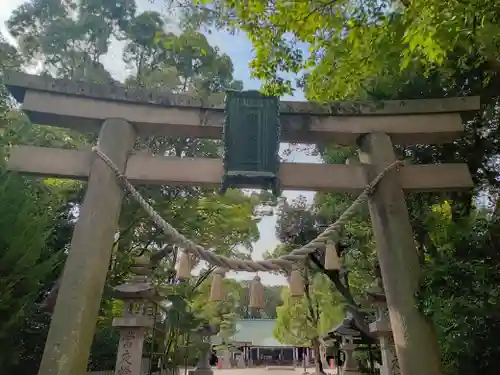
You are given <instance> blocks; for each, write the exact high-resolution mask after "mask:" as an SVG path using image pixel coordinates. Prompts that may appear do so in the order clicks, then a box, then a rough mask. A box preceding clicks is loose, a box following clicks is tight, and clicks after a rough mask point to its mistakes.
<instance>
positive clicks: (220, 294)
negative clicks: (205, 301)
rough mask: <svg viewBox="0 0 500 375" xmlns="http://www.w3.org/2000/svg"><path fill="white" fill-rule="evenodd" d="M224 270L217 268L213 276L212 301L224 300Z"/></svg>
mask: <svg viewBox="0 0 500 375" xmlns="http://www.w3.org/2000/svg"><path fill="white" fill-rule="evenodd" d="M224 274H225V272H224V270H223V269H221V268H217V269H215V270H214V272H213V275H212V288H211V289H210V300H211V301H222V300H223V299H224V286H223V285H222V282H223V279H224Z"/></svg>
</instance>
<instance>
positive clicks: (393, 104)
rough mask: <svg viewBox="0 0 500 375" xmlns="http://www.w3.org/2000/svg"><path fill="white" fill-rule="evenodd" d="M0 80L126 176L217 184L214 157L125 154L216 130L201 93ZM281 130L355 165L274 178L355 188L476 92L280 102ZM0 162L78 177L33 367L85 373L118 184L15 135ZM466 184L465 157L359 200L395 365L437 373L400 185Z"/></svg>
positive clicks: (314, 186) (87, 157)
mask: <svg viewBox="0 0 500 375" xmlns="http://www.w3.org/2000/svg"><path fill="white" fill-rule="evenodd" d="M5 81H6V85H7V87H8V89H9V90H10V92H11V93H12V95H13V96H14V97H15V98H16V99H17V100H18V101H19V102H21V103H23V105H22V109H23V111H24V112H25V113H26V114H27V115H28V116H29V118H30V119H31V121H32V122H33V123H36V124H40V125H51V126H60V127H66V128H71V129H75V130H79V131H82V132H85V133H89V132H99V141H98V142H99V148H100V150H102V151H103V152H104V153H106V154H107V156H108V157H109V158H110V159H111V160H112V161H113V162H114V163H115V165H116V166H117V167H118V168H120V169H121V171H122V172H123V173H124V174H125V175H126V177H127V178H128V179H129V180H130V181H131V182H136V183H143V184H164V185H192V184H196V185H201V186H212V187H213V186H219V185H220V181H221V177H222V173H223V168H222V162H221V161H220V160H218V159H206V158H175V157H158V156H152V155H148V154H144V153H135V154H133V153H131V151H132V148H133V144H134V141H135V140H136V137H137V135H157V136H180V137H198V138H220V137H221V129H222V121H223V117H224V109H223V108H222V107H220V106H219V105H218V104H215V103H210V102H208V103H204V102H203V101H201V100H200V99H196V98H192V97H188V96H182V95H171V94H165V93H159V92H157V91H147V90H129V89H125V88H123V87H119V86H101V85H95V84H87V83H81V82H74V81H68V80H55V79H51V78H44V77H39V76H34V75H27V74H22V73H8V74H6V75H5ZM280 106H281V107H280V109H281V117H280V119H281V124H282V138H281V140H282V141H285V142H287V141H288V142H299V143H319V142H334V143H337V144H341V145H351V146H352V145H356V144H357V145H358V147H359V150H360V161H361V164H358V165H329V164H295V163H283V164H282V165H281V167H280V180H281V184H282V187H283V189H294V190H315V191H330V192H359V191H361V190H362V189H363V188H364V187H365V186H366V185H367V183H368V181H369V180H370V179H371V178H372V177H373V176H374V175H375V174H377V173H379V172H380V171H382V170H383V169H384V168H385V167H386V166H387V165H389V164H391V163H393V162H394V161H395V160H396V158H395V154H394V150H393V144H438V143H445V142H452V141H454V140H455V139H457V138H458V137H459V136H460V135H461V134H462V133H463V125H462V120H461V116H460V113H461V112H466V111H476V110H478V109H479V98H477V97H467V98H449V99H426V100H408V101H387V102H380V103H367V102H364V103H352V102H351V103H348V102H337V103H333V104H329V105H324V106H321V105H318V104H314V103H307V102H281V105H280ZM8 168H9V169H10V170H13V171H18V172H21V173H25V174H32V175H36V176H45V177H59V178H70V179H80V180H88V185H87V192H86V195H85V198H84V201H83V205H82V209H81V211H80V216H79V220H78V222H77V224H76V226H75V230H74V233H73V238H72V241H71V249H70V252H69V254H68V259H67V261H66V265H65V268H64V273H63V277H62V282H61V287H60V291H59V295H58V298H57V303H56V306H55V310H54V314H53V316H52V322H51V326H50V331H49V335H48V338H47V342H46V345H45V351H44V354H43V359H42V363H41V366H40V369H39V375H83V374H85V373H86V368H87V360H88V356H89V350H90V346H91V343H92V339H93V335H94V330H95V322H96V317H97V313H98V309H99V304H100V301H101V296H102V291H103V288H104V283H105V279H106V273H107V270H108V265H109V260H110V255H111V249H112V244H113V238H114V235H115V232H116V229H117V222H118V217H119V213H120V207H121V203H122V197H123V193H122V191H121V189H120V187H119V185H118V184H117V181H116V180H115V175H114V174H113V172H112V171H111V170H110V169H109V168H108V166H107V165H106V164H105V163H104V162H103V161H102V160H101V159H99V158H98V157H96V156H95V155H94V154H93V153H92V151H90V150H88V151H87V150H68V149H57V148H44V147H29V146H16V147H14V148H13V149H12V150H11V154H10V159H9V161H8ZM472 186H473V183H472V179H471V176H470V173H469V171H468V168H467V165H466V164H453V163H450V164H439V165H434V164H433V165H408V166H405V167H404V168H402V169H401V170H400V171H399V172H396V171H392V172H390V173H388V175H387V177H385V178H384V180H383V181H382V182H381V183H380V184H379V186H378V188H377V191H376V192H375V194H374V195H373V196H372V197H371V199H370V202H369V206H370V214H371V218H372V223H373V228H374V233H375V238H376V241H377V248H378V250H377V251H378V258H379V262H380V268H381V273H382V277H383V284H384V289H385V292H386V295H387V302H388V307H389V311H390V320H391V325H392V330H393V335H394V341H395V344H396V352H397V356H398V359H399V363H400V367H401V373H402V374H403V375H417V374H418V375H420V374H425V375H439V374H440V372H441V371H440V368H439V353H438V352H439V351H438V349H437V343H436V340H435V338H434V337H433V335H432V334H431V332H430V327H429V326H428V325H427V323H426V322H425V319H424V318H423V316H422V315H421V314H420V313H419V311H418V310H417V307H416V304H415V303H414V292H415V291H416V290H417V288H418V269H419V264H418V258H417V253H416V249H415V244H414V242H413V236H412V229H411V225H410V221H409V216H408V211H407V207H406V203H405V197H404V192H419V191H440V190H441V191H442V190H463V189H470V188H471V187H472Z"/></svg>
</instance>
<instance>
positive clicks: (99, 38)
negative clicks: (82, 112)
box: [2, 0, 260, 372]
mask: <svg viewBox="0 0 500 375" xmlns="http://www.w3.org/2000/svg"><path fill="white" fill-rule="evenodd" d="M164 27H165V24H164V21H162V17H161V16H160V15H159V14H158V13H155V12H145V13H142V14H136V4H135V2H134V1H131V0H130V1H121V2H118V3H117V2H112V3H110V2H109V1H108V2H107V1H106V0H105V1H103V2H95V1H92V2H89V1H83V2H81V1H69V2H63V3H61V2H59V1H53V0H42V1H28V2H26V3H25V4H23V5H22V6H21V7H19V8H18V9H17V10H15V11H14V13H13V15H12V17H11V18H10V20H9V22H8V28H9V31H10V32H11V34H12V35H13V36H14V37H15V38H16V39H17V41H18V42H19V44H20V46H21V48H20V49H19V50H18V51H16V49H15V48H14V47H12V48H11V47H10V46H9V48H8V49H5V51H7V52H8V53H9V54H13V53H14V52H16V53H15V54H14V55H15V56H16V58H19V59H20V60H23V59H24V61H26V64H27V66H30V67H32V66H34V65H38V66H41V67H42V68H43V74H49V75H51V76H54V77H57V78H69V79H79V80H83V81H88V82H97V83H110V82H114V79H112V77H111V75H110V73H109V72H108V71H107V70H106V69H105V67H104V66H103V65H102V64H101V62H100V61H101V58H102V57H103V56H104V55H105V54H106V53H107V52H108V48H109V43H110V42H111V40H112V39H114V38H116V39H120V40H124V41H125V42H126V48H125V50H124V56H123V58H124V61H125V62H126V63H128V64H130V65H131V66H133V67H134V68H135V71H132V74H131V76H130V77H129V78H128V79H127V80H126V82H125V83H124V84H125V85H127V86H129V87H141V88H152V89H153V88H167V89H169V90H170V91H173V92H176V93H179V92H187V93H193V94H196V95H205V96H207V95H212V92H213V91H218V95H219V96H220V97H221V99H222V94H221V91H222V90H223V89H224V88H225V87H238V85H240V87H241V83H239V82H235V81H234V80H233V76H232V74H233V66H232V62H231V61H230V59H229V58H228V56H226V55H223V54H221V53H220V52H219V51H217V49H216V48H213V47H212V46H210V45H209V44H208V42H207V41H206V38H205V37H204V36H203V35H202V34H199V33H194V32H193V33H184V34H180V35H170V34H169V35H170V36H171V37H172V38H171V39H169V38H168V37H167V35H166V34H165V35H164V36H165V37H164V38H162V39H160V41H158V40H157V35H163V34H162V32H163V31H164ZM62 29H64V33H63V32H61V30H62ZM62 36H64V37H62ZM170 41H172V43H170ZM167 42H168V43H167ZM2 48H3V47H2ZM14 55H13V56H14ZM179 72H180V73H181V74H178V73H179ZM179 75H180V77H181V80H179V79H178V76H179ZM114 83H116V82H114ZM2 103H3V102H2ZM9 116H10V115H9ZM12 116H13V117H15V118H14V119H13V120H12V121H13V122H15V126H14V125H13V127H12V128H11V129H10V130H9V137H10V141H11V142H12V143H27V144H36V145H44V146H55V147H75V146H76V147H79V146H81V145H82V144H87V143H93V142H94V141H95V135H92V134H91V135H77V134H76V133H73V132H68V131H66V130H61V129H57V128H51V127H45V126H44V127H39V126H36V125H33V124H30V123H29V121H27V120H26V118H25V117H24V116H23V115H21V114H19V112H15V111H14V112H13V114H12ZM137 149H139V150H148V151H150V152H152V153H153V154H157V155H176V156H179V157H181V156H188V157H189V156H211V157H216V156H218V155H219V147H218V143H217V142H213V141H203V140H198V139H177V138H169V137H150V138H143V139H139V140H138V143H137ZM49 182H50V183H51V184H54V185H57V186H61V187H64V186H66V185H65V184H63V183H61V182H60V181H57V180H50V181H49ZM75 186H77V187H78V189H76V190H71V189H67V190H68V192H67V194H71V195H70V198H71V199H70V202H69V203H68V205H67V206H65V210H66V211H65V214H66V215H67V216H68V217H69V216H70V215H69V212H78V207H79V204H80V203H81V199H82V196H83V189H81V187H82V186H83V185H82V184H76V185H75ZM140 190H141V192H142V193H143V194H144V195H145V196H147V197H148V198H149V200H150V202H151V203H152V205H153V206H154V208H155V209H156V210H157V211H158V212H159V213H160V214H161V215H162V216H163V217H165V218H167V219H168V221H169V222H170V223H171V224H172V225H173V226H175V227H176V228H177V229H179V231H181V232H182V233H183V234H184V235H186V236H187V237H189V238H192V239H193V240H195V241H197V242H199V243H201V244H202V245H203V246H205V247H207V248H210V249H214V251H217V252H219V253H222V254H225V255H235V256H239V257H247V258H248V257H249V255H250V251H251V244H252V242H254V241H255V240H256V239H257V238H258V231H257V226H256V225H257V222H258V218H256V217H254V209H255V208H256V207H257V206H258V205H259V203H260V201H259V199H258V197H257V196H248V195H246V194H244V193H242V192H240V191H230V192H228V193H227V194H226V195H225V196H223V197H220V196H219V195H218V193H217V191H216V190H215V189H201V188H198V187H183V188H179V187H170V186H159V187H158V186H155V187H140ZM72 219H73V222H74V219H75V218H74V217H72ZM67 244H68V238H66V242H65V245H67ZM165 245H166V239H165V237H164V235H163V233H161V231H160V230H159V228H157V227H155V226H154V225H153V224H152V222H151V221H150V219H149V218H148V217H147V215H146V214H145V213H144V212H142V210H140V209H139V207H138V206H137V204H136V203H135V202H132V201H130V200H127V201H126V202H125V204H124V206H123V209H122V215H121V217H120V222H119V229H118V232H117V240H116V242H115V246H114V251H113V256H112V262H111V265H110V269H109V272H108V279H107V285H106V287H105V290H104V296H103V301H102V305H101V310H100V319H99V323H98V327H97V333H96V337H95V340H94V345H93V353H92V356H91V362H90V367H91V368H93V369H100V370H102V369H104V370H106V369H107V368H102V367H100V366H109V365H110V364H111V363H112V361H111V358H112V357H113V356H114V354H115V351H116V346H115V344H116V341H115V340H116V335H110V332H111V331H110V325H111V321H112V318H113V317H114V316H115V315H116V314H118V313H119V309H116V308H115V307H116V304H117V301H116V300H114V298H113V296H112V294H111V292H112V287H113V286H115V285H117V284H120V283H122V282H123V281H124V280H126V279H127V278H128V277H129V266H130V265H131V263H132V260H133V258H134V257H135V256H137V255H141V254H143V253H144V252H151V251H156V250H158V249H161V248H163V247H164V246H165ZM175 260H176V258H175V257H173V256H172V254H169V256H168V259H167V260H166V261H163V262H161V264H160V265H159V266H160V268H162V269H163V271H164V274H169V275H171V274H172V270H173V268H174V266H175ZM54 281H55V280H54V279H52V280H51V282H48V285H47V288H48V289H50V287H51V286H52V284H53V283H54ZM56 295H57V283H56V285H55V287H54V288H53V290H52V293H49V297H48V298H47V299H46V300H45V301H46V302H50V303H49V304H52V305H53V302H55V296H56ZM181 295H182V293H181ZM49 307H50V306H49ZM180 308H181V307H179V309H180ZM179 309H178V311H181V310H179ZM185 318H186V322H184V323H183V321H182V320H180V319H173V320H171V321H170V322H171V323H172V324H169V325H167V326H166V327H164V328H166V329H165V333H164V334H161V335H160V337H158V335H157V336H156V338H155V340H157V341H162V343H163V344H164V348H165V349H167V350H166V352H167V353H173V352H175V348H178V347H179V345H180V344H179V342H177V341H176V340H173V339H171V338H172V337H174V336H173V335H175V334H176V333H178V332H179V331H180V330H181V329H182V330H184V331H185V332H187V331H189V329H188V328H186V325H187V326H189V327H191V326H192V325H196V324H197V323H198V319H197V318H196V316H194V315H191V316H188V317H185ZM46 323H47V322H45V323H44V325H43V327H42V326H40V328H37V330H38V333H39V335H40V336H43V335H44V334H46V329H47V324H46ZM175 324H177V326H175ZM184 331H183V332H184ZM175 337H177V336H175ZM169 340H170V343H169ZM152 341H153V339H152V338H148V342H147V345H152ZM174 341H175V345H174ZM187 342H188V343H189V340H187ZM37 344H38V345H39V346H38V347H37V349H36V350H34V351H33V352H34V353H36V355H37V357H36V358H34V359H33V361H35V362H36V361H39V359H40V357H39V355H40V354H41V349H43V340H39V342H38V343H37ZM179 363H180V362H179ZM99 367H100V368H99ZM31 372H33V371H31Z"/></svg>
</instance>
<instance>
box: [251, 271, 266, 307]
mask: <svg viewBox="0 0 500 375" xmlns="http://www.w3.org/2000/svg"><path fill="white" fill-rule="evenodd" d="M248 307H250V308H254V309H263V308H264V307H266V304H265V300H264V285H262V282H261V281H260V277H259V276H255V277H254V278H253V280H252V282H251V283H250V303H249V304H248Z"/></svg>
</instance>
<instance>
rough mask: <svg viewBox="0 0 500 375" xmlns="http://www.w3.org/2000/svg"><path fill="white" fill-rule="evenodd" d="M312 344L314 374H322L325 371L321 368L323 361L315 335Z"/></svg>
mask: <svg viewBox="0 0 500 375" xmlns="http://www.w3.org/2000/svg"><path fill="white" fill-rule="evenodd" d="M312 345H313V349H314V367H315V370H316V375H320V374H324V373H325V371H324V370H323V362H322V361H321V345H320V343H319V339H318V338H317V337H315V338H314V339H313V340H312Z"/></svg>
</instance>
